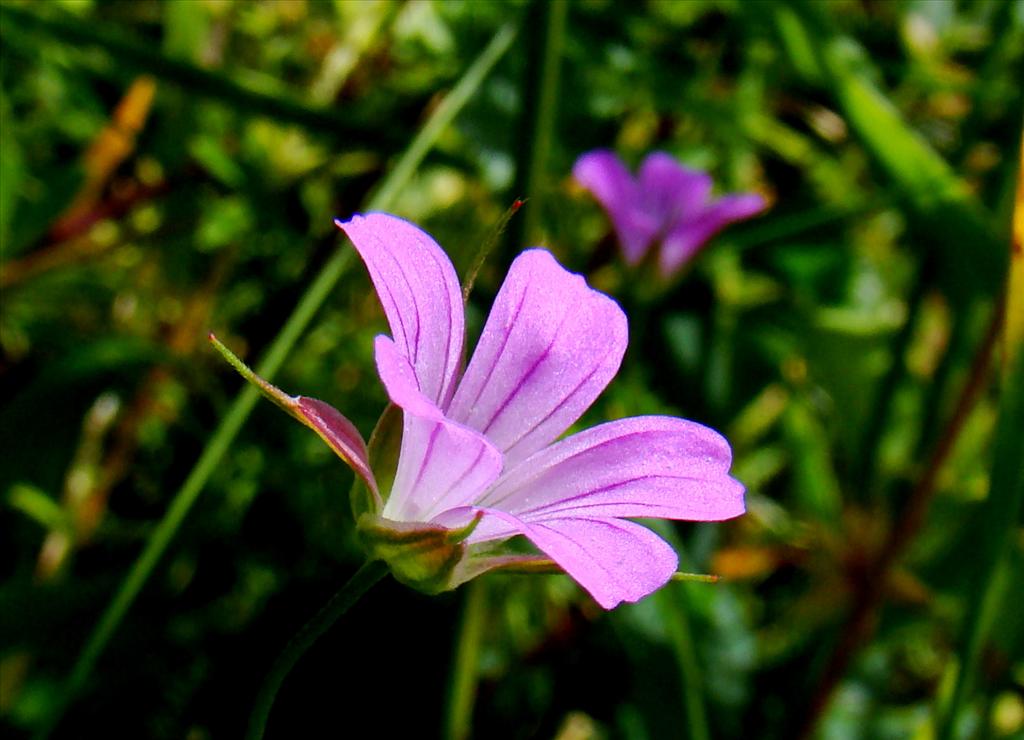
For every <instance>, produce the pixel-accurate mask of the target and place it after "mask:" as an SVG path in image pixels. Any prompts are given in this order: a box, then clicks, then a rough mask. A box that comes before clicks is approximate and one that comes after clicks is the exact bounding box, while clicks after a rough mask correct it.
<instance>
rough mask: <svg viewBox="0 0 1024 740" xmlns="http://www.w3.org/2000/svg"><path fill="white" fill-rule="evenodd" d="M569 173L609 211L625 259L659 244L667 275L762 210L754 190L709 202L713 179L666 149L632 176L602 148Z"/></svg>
mask: <svg viewBox="0 0 1024 740" xmlns="http://www.w3.org/2000/svg"><path fill="white" fill-rule="evenodd" d="M572 174H573V177H575V178H576V180H577V181H578V182H579V183H580V184H582V185H583V186H584V187H585V188H587V190H589V191H590V192H591V193H592V194H593V196H594V198H596V199H597V202H598V203H600V204H601V206H602V207H603V208H604V210H605V212H606V213H607V214H608V218H609V219H610V220H611V222H612V226H613V227H614V228H615V232H616V234H617V235H618V237H619V242H620V244H621V245H622V251H623V253H624V254H625V257H626V262H627V263H629V264H631V265H635V264H637V263H639V262H640V261H641V260H642V259H643V258H644V256H645V255H646V254H647V251H648V250H649V249H650V248H651V245H652V244H655V243H657V242H660V243H661V252H660V253H659V255H658V266H659V268H660V270H661V274H662V275H664V276H665V277H670V276H671V275H673V274H674V273H675V272H676V271H678V270H679V269H681V268H682V267H683V265H685V264H686V263H687V262H689V261H690V260H691V259H693V257H694V256H695V255H696V254H697V252H698V251H699V250H700V249H701V247H703V246H704V245H705V244H706V243H707V242H708V240H709V239H710V238H711V237H713V236H714V235H715V234H717V233H718V232H719V231H721V230H722V229H724V228H725V227H726V226H728V225H729V224H731V223H734V222H736V221H742V220H744V219H747V218H750V217H751V216H755V215H757V214H758V213H760V212H761V211H763V210H764V208H765V202H764V199H763V198H762V197H761V196H760V195H756V194H754V193H737V194H734V195H726V196H723V197H722V198H719V199H717V200H711V197H710V196H711V177H710V176H709V175H708V174H707V173H706V172H701V171H699V170H691V169H688V168H686V167H683V166H682V165H680V164H679V163H678V162H677V161H676V160H675V159H674V158H673V157H672V156H671V155H669V154H666V153H665V152H653V153H652V154H649V155H647V158H646V159H644V161H643V163H642V164H641V165H640V170H639V172H638V173H637V177H636V178H635V179H634V178H633V176H632V175H630V174H629V170H627V169H626V165H624V164H623V163H622V160H621V159H619V157H618V156H617V155H616V154H615V153H614V152H611V151H608V150H604V149H598V150H595V151H592V152H587V153H586V154H584V155H582V156H581V157H580V158H579V159H577V160H576V164H575V165H574V166H573V169H572Z"/></svg>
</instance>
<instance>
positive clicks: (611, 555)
mask: <svg viewBox="0 0 1024 740" xmlns="http://www.w3.org/2000/svg"><path fill="white" fill-rule="evenodd" d="M338 226H339V227H340V228H341V229H343V230H344V232H345V233H346V234H347V235H348V237H349V238H350V239H351V240H352V243H353V244H354V245H355V247H356V250H357V251H358V252H359V255H360V257H362V259H363V261H364V262H365V264H366V267H367V269H368V270H369V273H370V278H371V280H372V281H373V284H374V287H375V288H376V290H377V295H378V296H379V298H380V301H381V303H382V304H383V307H384V313H385V315H386V317H387V320H388V323H389V324H390V327H391V333H392V336H391V337H387V336H378V337H377V339H376V345H375V349H376V362H377V371H378V374H379V375H380V378H381V380H382V381H383V383H384V386H385V388H386V389H387V392H388V395H389V396H390V398H391V401H392V402H393V403H394V404H395V405H396V406H397V407H399V408H400V409H401V410H402V431H401V447H400V452H399V454H398V460H397V467H395V468H392V469H386V470H381V469H379V470H376V471H374V470H371V463H370V457H369V456H368V454H367V448H366V445H365V444H364V442H363V439H362V437H361V436H360V435H359V432H358V431H357V430H356V428H355V427H354V426H353V425H352V424H351V423H349V422H348V421H347V420H346V419H345V418H344V417H343V416H342V415H341V414H340V413H338V412H337V411H336V410H334V409H333V408H331V407H330V406H328V405H327V404H324V403H322V402H320V401H315V400H312V399H306V398H291V397H287V396H284V395H283V394H280V391H276V389H273V388H272V387H271V386H267V385H264V388H263V389H264V391H265V392H267V393H269V394H271V395H272V394H273V393H278V394H280V397H275V400H277V401H278V402H279V403H282V398H281V397H283V398H284V399H287V400H286V401H284V402H283V405H285V406H286V408H288V410H289V411H290V412H291V413H292V414H293V415H295V416H296V418H299V419H300V420H301V421H303V423H305V424H307V425H308V426H310V427H312V428H313V429H314V430H316V431H317V433H319V434H320V435H321V437H323V438H324V440H325V441H327V443H328V444H330V445H331V447H332V448H333V449H334V450H335V452H337V453H338V454H339V455H340V456H341V457H342V458H343V459H345V460H346V461H347V462H348V463H349V464H350V465H351V466H352V467H353V469H354V470H355V471H356V473H357V474H358V475H359V476H360V477H361V478H362V480H363V481H364V482H365V484H366V486H367V488H368V489H369V491H370V494H371V498H370V501H371V503H370V505H369V508H370V510H369V511H368V512H366V513H363V514H362V516H361V517H360V519H359V528H360V532H361V534H362V536H363V541H364V544H366V545H367V547H368V549H369V550H370V555H371V557H376V558H381V559H384V560H386V561H387V562H388V564H389V565H390V566H391V568H392V572H393V573H394V574H395V575H396V577H398V578H399V579H400V580H403V581H405V582H407V583H409V584H410V585H414V586H417V587H419V588H421V589H423V590H427V591H439V590H445V589H447V588H452V587H454V586H456V585H458V584H459V583H461V582H463V581H465V580H468V579H469V578H472V577H474V576H475V575H478V574H479V573H482V572H484V571H487V570H491V569H494V568H502V567H510V566H512V567H522V568H528V567H529V566H530V565H531V564H537V563H538V561H539V557H538V556H523V555H514V554H511V552H510V551H509V550H507V549H506V550H503V549H502V547H501V545H502V543H503V542H505V541H506V540H508V539H509V538H512V537H514V536H516V535H524V536H525V537H526V538H527V539H528V540H530V541H531V542H532V543H533V544H534V545H535V546H536V547H537V548H538V549H539V550H540V551H541V552H542V553H543V554H544V555H546V556H547V557H548V558H550V560H551V561H554V563H555V564H557V566H558V567H559V568H561V569H562V570H564V571H565V572H566V573H568V574H569V575H570V576H572V577H573V578H574V579H575V580H576V581H577V582H578V583H579V584H580V585H581V586H582V587H583V588H585V589H586V590H587V591H589V592H590V594H591V595H592V596H593V597H594V599H595V600H596V601H597V602H598V603H599V604H600V605H601V606H603V607H605V608H606V609H611V608H612V607H614V606H616V605H617V604H619V603H620V602H622V601H637V600H638V599H640V598H642V597H644V596H646V595H647V594H649V593H651V592H652V591H654V590H656V589H657V588H659V587H660V586H662V585H663V584H665V583H666V582H667V581H668V580H669V578H670V577H671V576H672V574H673V573H674V572H675V570H676V566H677V557H676V554H675V552H674V551H673V550H672V548H671V547H669V545H668V544H667V543H665V542H664V541H663V540H662V539H661V538H660V537H658V536H657V535H655V534H654V533H653V532H651V531H650V530H649V529H647V528H645V527H642V526H640V525H638V524H635V523H633V522H630V521H628V518H630V517H660V518H666V519H682V520H691V521H718V520H723V519H729V518H732V517H735V516H738V515H740V514H742V513H743V511H744V506H743V486H742V485H741V484H740V483H738V482H737V481H736V480H734V479H733V478H731V477H730V476H729V474H728V472H729V465H730V462H731V452H730V449H729V445H728V443H727V442H726V440H725V439H723V438H722V436H721V435H719V434H718V433H717V432H715V431H713V430H711V429H708V428H707V427H704V426H701V425H699V424H696V423H694V422H691V421H686V420H683V419H677V418H671V417H665V416H645V417H637V418H631V419H622V420H619V421H613V422H609V423H606V424H602V425H600V426H597V427H594V428H592V429H588V430H586V431H582V432H579V433H576V434H573V435H570V436H568V437H566V438H564V439H561V440H558V437H559V436H560V435H562V434H563V433H564V432H565V431H566V430H567V429H568V428H569V426H570V425H572V424H573V422H575V421H576V420H577V419H579V417H580V415H581V414H583V412H584V411H585V410H586V409H587V408H588V407H589V406H590V405H591V403H593V401H594V400H595V399H596V398H597V396H598V395H599V394H600V393H601V391H602V390H603V389H604V387H605V386H606V385H607V384H608V382H609V381H610V380H611V379H612V377H613V376H614V375H615V373H616V372H617V371H618V368H619V364H620V362H621V361H622V356H623V354H624V352H625V349H626V332H627V330H626V316H625V314H623V312H622V310H621V309H620V308H619V306H618V305H617V304H616V303H615V302H614V301H613V300H611V299H610V298H608V297H607V296H605V295H603V294H602V293H599V292H597V291H595V290H593V289H591V288H590V287H588V285H587V283H586V281H585V280H584V279H583V278H582V277H581V276H579V275H575V274H573V273H571V272H568V271H567V270H565V269H564V268H563V267H562V266H561V265H559V264H558V262H556V261H555V259H554V257H552V256H551V254H550V253H548V252H547V251H544V250H542V249H533V250H528V251H526V252H523V253H522V254H521V255H519V257H517V258H516V260H515V261H514V262H513V263H512V266H511V268H510V270H509V273H508V276H507V277H506V278H505V282H504V284H503V285H502V287H501V289H500V291H499V292H498V296H497V298H496V299H495V303H494V307H493V308H492V309H491V313H490V316H489V318H488V319H487V323H486V325H485V326H484V329H483V333H482V335H481V337H480V341H479V342H478V344H477V347H476V350H475V352H474V353H473V356H472V358H471V359H470V361H469V363H468V365H467V366H466V368H465V371H463V370H462V369H461V365H462V352H463V343H464V337H465V325H464V312H463V303H462V293H461V290H460V287H459V282H458V279H457V277H456V274H455V269H454V268H453V267H452V264H451V262H450V261H449V259H448V257H447V256H446V255H445V253H444V252H443V251H442V250H441V248H440V247H439V246H438V245H437V243H436V242H434V240H433V239H432V238H431V237H430V236H429V235H427V234H426V233H424V232H423V231H421V230H420V229H418V228H417V227H416V226H414V225H413V224H411V223H408V222H407V221H403V220H401V219H399V218H396V217H394V216H390V215H387V214H383V213H371V214H367V215H365V216H355V217H353V218H352V219H351V220H350V221H347V222H344V223H341V222H338ZM260 382H261V381H260ZM386 418H387V416H385V419H386ZM556 440H557V441H556ZM375 472H376V473H377V476H378V477H380V480H382V481H383V480H392V478H391V476H392V475H393V482H391V484H390V490H384V489H385V487H386V486H385V485H381V486H380V487H378V483H377V478H375ZM545 562H546V561H545Z"/></svg>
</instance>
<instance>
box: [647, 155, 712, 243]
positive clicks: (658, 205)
mask: <svg viewBox="0 0 1024 740" xmlns="http://www.w3.org/2000/svg"><path fill="white" fill-rule="evenodd" d="M637 180H638V182H639V187H640V193H641V201H642V203H643V204H644V207H645V208H646V209H647V210H649V211H650V212H651V213H652V214H653V215H654V216H655V217H656V219H657V221H658V224H659V226H660V228H659V230H660V231H661V232H662V233H665V232H668V231H670V230H671V229H672V227H673V225H675V224H677V223H678V222H679V221H680V220H687V219H689V218H693V217H695V216H696V215H697V214H699V213H701V212H702V211H703V210H704V208H705V206H706V205H707V202H708V198H709V196H710V195H711V176H710V175H709V174H707V173H706V172H701V171H700V170H692V169H689V168H688V167H683V166H682V165H681V164H679V162H677V161H676V160H675V158H674V157H673V156H672V155H670V154H666V153H665V152H654V153H652V154H649V155H647V157H646V158H645V159H644V161H643V164H641V165H640V172H639V173H638V174H637Z"/></svg>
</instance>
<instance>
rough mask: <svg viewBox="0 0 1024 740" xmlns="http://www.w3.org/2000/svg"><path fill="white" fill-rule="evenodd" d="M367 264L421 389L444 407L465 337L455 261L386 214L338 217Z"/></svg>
mask: <svg viewBox="0 0 1024 740" xmlns="http://www.w3.org/2000/svg"><path fill="white" fill-rule="evenodd" d="M335 223H336V224H337V226H338V228H340V229H342V230H343V231H344V232H345V234H346V235H347V236H348V238H349V239H351V240H352V244H353V245H354V246H355V248H356V251H358V252H359V256H360V257H361V258H362V259H363V262H364V263H366V268H367V270H368V271H369V273H370V279H371V280H372V281H373V285H374V287H375V288H376V290H377V295H378V296H379V297H380V302H381V304H382V305H383V307H384V314H385V315H386V316H387V319H388V323H389V324H390V326H391V333H392V335H393V336H394V339H395V342H396V344H397V345H398V347H399V348H400V350H401V352H402V353H403V354H404V355H405V356H406V357H407V358H408V359H409V362H410V364H411V365H412V367H413V369H414V370H415V371H416V378H417V380H418V381H419V389H420V391H422V392H423V394H424V395H426V396H427V397H428V398H430V399H431V400H432V401H434V402H435V403H436V404H438V405H439V406H441V407H442V408H443V407H444V406H446V405H447V403H448V401H449V399H450V398H451V393H452V390H453V387H454V381H455V377H456V374H457V373H458V370H459V362H460V360H461V356H462V343H463V338H464V314H463V307H462V291H461V289H460V287H459V280H458V277H457V276H456V274H455V268H454V267H452V263H451V260H449V259H448V256H447V255H446V254H445V253H444V251H443V250H442V249H441V248H440V247H439V246H438V245H437V242H435V241H434V240H433V239H432V238H431V237H430V235H428V234H427V233H425V232H424V231H422V230H421V229H419V228H418V227H416V226H415V225H413V224H411V223H409V222H408V221H405V220H403V219H400V218H397V217H395V216H391V215H388V214H385V213H368V214H366V215H365V216H360V215H356V216H353V217H352V219H351V220H349V221H345V222H342V221H336V222H335Z"/></svg>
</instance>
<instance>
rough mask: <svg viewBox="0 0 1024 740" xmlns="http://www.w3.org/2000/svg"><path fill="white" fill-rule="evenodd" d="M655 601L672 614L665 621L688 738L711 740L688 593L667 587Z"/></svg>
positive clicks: (680, 588) (682, 588)
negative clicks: (675, 666) (677, 675)
mask: <svg viewBox="0 0 1024 740" xmlns="http://www.w3.org/2000/svg"><path fill="white" fill-rule="evenodd" d="M656 598H657V599H658V601H659V602H661V605H662V611H665V612H669V613H671V614H672V615H673V618H672V619H668V620H666V622H665V627H666V629H667V630H668V636H669V640H671V642H672V651H673V652H674V653H675V656H676V665H677V666H678V667H679V682H680V683H681V684H682V692H683V706H684V707H685V708H686V725H687V729H688V733H687V737H689V738H690V740H709V739H710V737H711V734H710V732H709V731H708V718H707V713H706V711H705V709H704V695H703V692H702V691H701V683H700V680H701V679H700V665H699V664H698V663H697V652H696V650H695V649H694V645H693V631H692V630H691V629H690V616H689V614H688V613H687V600H686V591H685V587H683V586H672V585H670V586H666V587H665V588H663V589H661V590H660V591H658V592H657V594H656Z"/></svg>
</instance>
